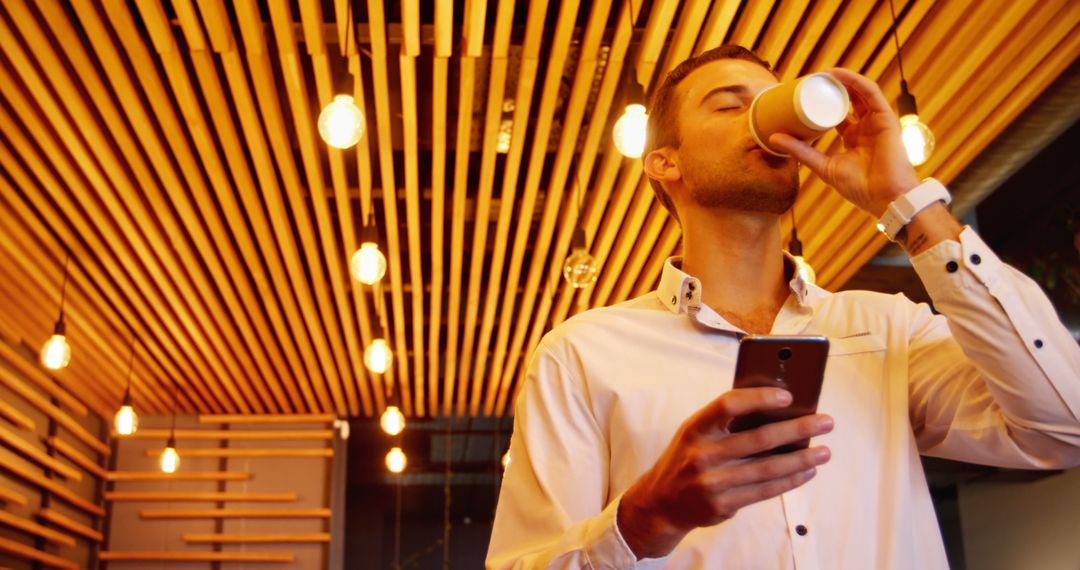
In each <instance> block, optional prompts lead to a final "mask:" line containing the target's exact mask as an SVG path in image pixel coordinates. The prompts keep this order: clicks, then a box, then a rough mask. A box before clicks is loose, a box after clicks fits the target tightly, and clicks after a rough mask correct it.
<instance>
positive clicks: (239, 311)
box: [39, 2, 276, 401]
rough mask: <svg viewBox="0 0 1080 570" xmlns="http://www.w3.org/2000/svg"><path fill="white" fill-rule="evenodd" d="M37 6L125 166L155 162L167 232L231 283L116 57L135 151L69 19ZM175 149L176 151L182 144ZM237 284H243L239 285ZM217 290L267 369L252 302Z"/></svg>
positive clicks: (224, 241)
mask: <svg viewBox="0 0 1080 570" xmlns="http://www.w3.org/2000/svg"><path fill="white" fill-rule="evenodd" d="M39 6H40V7H41V9H42V11H43V12H44V13H46V14H47V15H46V19H47V20H48V21H49V23H50V26H51V27H52V29H53V31H54V34H55V35H56V37H58V38H60V41H61V42H62V43H64V44H65V46H67V47H66V51H67V54H68V57H69V58H70V59H71V60H72V62H73V64H74V65H73V67H74V68H75V69H76V70H78V71H79V74H80V77H81V78H82V81H83V83H84V85H87V86H88V88H89V89H88V90H89V91H90V92H91V94H92V96H93V97H94V99H95V103H96V108H97V109H98V110H99V111H101V112H103V113H106V114H107V115H110V116H112V119H111V120H110V124H111V125H112V128H111V131H112V132H113V134H114V136H116V137H119V139H120V140H122V141H123V145H125V147H126V148H124V156H125V157H127V158H128V161H129V162H131V163H133V164H135V165H136V167H137V168H139V169H143V170H145V169H147V168H148V167H147V166H146V165H145V164H143V162H142V160H141V159H140V158H139V154H138V152H137V151H136V150H135V149H136V148H138V147H141V148H143V149H145V150H146V152H147V154H148V156H149V157H150V160H151V162H153V167H154V171H155V172H156V173H157V174H158V175H159V176H160V177H162V181H163V185H162V188H163V189H164V190H167V191H168V192H169V200H170V201H171V202H172V203H174V204H176V207H177V210H178V211H179V212H180V214H181V218H182V222H181V223H179V224H178V223H177V222H175V221H171V222H170V224H171V228H170V229H169V230H168V231H169V232H170V233H172V235H179V234H181V233H183V231H184V230H181V229H180V228H181V227H183V228H187V231H189V232H190V234H191V235H192V236H193V239H194V240H195V241H196V244H198V246H199V249H201V250H202V251H203V252H207V253H204V255H203V259H204V260H206V262H207V263H208V264H209V266H210V268H211V273H212V275H213V277H214V279H215V282H217V283H222V284H224V285H229V281H228V279H227V278H226V277H225V275H226V271H225V269H224V268H223V267H222V265H221V263H220V261H219V260H218V258H217V256H216V255H215V254H214V249H213V246H211V245H209V242H210V239H209V238H208V237H207V236H206V234H205V233H204V232H202V231H201V230H202V225H201V223H200V216H199V215H197V214H194V213H193V212H192V209H191V208H190V204H189V199H188V197H187V193H185V192H184V191H183V188H184V184H183V183H182V182H181V181H180V178H179V175H178V173H177V172H176V171H175V170H174V168H173V163H172V161H171V159H170V156H169V154H168V152H167V151H166V150H165V148H164V145H163V144H162V142H161V140H160V138H159V137H158V136H157V133H156V132H155V131H154V129H153V124H154V121H153V120H152V119H151V118H150V114H149V113H147V112H146V111H145V109H144V108H143V107H142V105H141V104H140V102H139V101H140V99H139V97H138V92H137V90H136V88H135V87H134V86H133V85H132V82H131V79H130V78H129V77H128V75H127V73H126V72H125V71H124V67H123V66H122V65H119V58H118V57H116V54H115V53H111V56H112V57H111V62H112V65H110V63H109V58H108V57H106V63H105V64H104V67H105V68H106V69H107V70H108V71H109V73H110V79H111V84H112V85H113V88H114V89H116V90H117V92H118V94H119V98H120V100H122V101H125V102H126V103H127V105H125V109H126V111H127V115H128V118H129V121H130V123H131V124H132V125H133V126H134V129H135V132H136V133H137V134H138V138H139V141H140V143H141V144H139V145H138V147H136V146H135V143H134V141H132V140H130V137H128V136H127V132H126V129H124V128H123V126H122V125H123V123H122V122H121V120H120V119H119V112H118V110H117V109H115V107H114V105H113V102H112V101H111V99H110V98H109V97H108V95H107V94H106V93H107V92H106V89H105V86H104V85H103V84H101V82H100V78H99V77H98V76H97V74H96V72H95V70H94V66H93V64H92V63H91V61H90V58H89V57H88V55H87V54H86V52H85V49H84V46H82V45H81V44H78V45H75V44H74V43H73V40H74V39H75V38H77V37H78V36H77V35H76V34H75V30H74V29H73V27H72V26H71V24H70V21H69V20H68V19H67V17H66V14H64V12H63V9H62V8H61V7H60V6H58V5H57V4H56V3H55V2H46V3H42V4H41V5H39ZM107 45H108V44H107ZM106 51H107V50H101V52H99V53H101V54H102V55H106V53H105V52H106ZM154 77H155V78H157V76H156V75H154ZM144 83H145V81H144ZM159 93H161V95H162V96H164V90H160V91H159ZM150 100H151V101H158V100H160V99H158V98H157V97H150ZM155 114H156V115H157V116H158V117H160V118H162V119H166V120H168V119H171V120H172V125H171V126H166V128H165V129H164V131H165V132H174V128H179V122H178V121H176V120H175V117H172V116H171V108H168V109H167V111H163V110H162V109H161V108H160V107H159V108H158V110H157V113H155ZM175 146H177V147H179V146H180V145H175ZM183 149H184V150H187V149H186V146H184V147H183ZM181 154H182V153H181ZM185 158H187V166H188V168H186V169H185V171H187V172H191V173H197V172H198V169H197V168H194V166H195V164H196V163H195V161H194V160H193V159H191V158H190V157H188V156H183V155H182V158H181V164H184V159H185ZM195 179H196V180H197V181H198V183H199V184H201V182H202V180H201V177H197V175H196V177H195ZM146 190H147V192H152V190H151V188H146ZM158 193H160V191H159V192H158ZM194 195H195V196H196V197H197V198H200V197H201V198H203V205H202V206H201V207H200V209H201V210H202V211H204V212H205V211H208V210H207V209H206V208H207V205H210V204H213V201H212V200H211V199H210V196H209V192H208V189H206V188H205V187H202V188H197V189H196V190H195V192H194ZM159 200H160V201H161V202H162V203H161V205H160V206H159V207H158V209H159V211H160V210H161V209H163V208H166V207H167V206H166V205H165V204H164V203H163V202H164V199H160V198H159ZM209 211H213V210H209ZM207 225H208V227H209V228H210V229H211V233H212V234H213V235H214V243H216V245H217V247H218V248H220V250H219V251H221V252H223V254H222V257H223V258H224V259H226V260H231V259H232V258H233V256H232V255H231V254H229V253H227V252H229V250H231V245H230V244H231V242H230V238H229V236H227V235H225V234H224V232H221V231H220V229H221V227H222V226H221V224H220V223H214V221H210V223H209V224H207ZM183 251H184V250H181V252H183ZM182 255H183V253H182ZM193 261H194V260H193V259H192V258H190V257H189V258H187V259H185V260H184V263H186V264H191V263H193ZM230 272H231V273H230V276H231V278H232V279H233V280H237V279H238V278H239V279H245V280H246V278H245V277H243V275H244V273H243V270H242V269H240V268H239V267H230ZM236 282H237V283H242V281H236ZM201 288H202V289H203V290H204V291H209V290H213V289H214V287H213V286H211V285H210V284H209V283H205V282H204V283H202V285H201ZM239 289H240V290H241V292H243V291H245V290H246V289H245V288H244V287H240V288H239ZM219 290H221V291H222V293H223V295H224V298H225V302H226V305H227V306H228V307H229V311H230V312H231V313H233V315H234V319H235V320H236V321H237V322H238V323H240V325H241V333H242V334H241V338H243V339H244V340H245V341H246V342H247V344H248V346H249V347H252V348H257V349H258V350H252V353H253V354H254V356H255V359H256V361H259V365H260V366H261V367H263V369H268V368H270V366H269V360H268V358H267V355H266V353H265V352H264V351H263V350H262V349H263V347H262V345H259V344H258V342H256V341H257V340H258V337H257V336H255V333H254V327H252V325H251V324H250V323H249V322H248V320H247V314H246V313H245V312H244V310H243V307H244V306H251V305H250V301H251V298H250V297H247V298H245V299H244V301H243V302H241V300H240V299H239V298H238V297H237V295H236V293H235V292H234V290H233V289H232V287H229V286H225V287H222V288H220V289H219ZM241 356H243V355H241ZM244 366H248V367H250V366H252V362H251V361H250V359H247V361H246V362H244ZM275 379H276V377H275ZM254 384H255V389H256V391H259V392H260V397H261V398H262V399H263V400H264V401H268V400H269V397H268V394H266V392H265V389H262V390H260V389H259V387H260V386H261V385H262V382H260V381H257V382H254Z"/></svg>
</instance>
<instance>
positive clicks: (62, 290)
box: [57, 247, 71, 323]
mask: <svg viewBox="0 0 1080 570" xmlns="http://www.w3.org/2000/svg"><path fill="white" fill-rule="evenodd" d="M70 261H71V250H69V249H68V248H67V247H65V248H64V279H63V281H61V283H60V318H59V319H57V322H59V323H62V322H64V299H65V298H66V297H67V282H68V262H70Z"/></svg>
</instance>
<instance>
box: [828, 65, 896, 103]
mask: <svg viewBox="0 0 1080 570" xmlns="http://www.w3.org/2000/svg"><path fill="white" fill-rule="evenodd" d="M828 73H829V74H830V75H832V76H833V77H835V78H836V79H838V80H839V81H840V83H843V84H844V85H845V86H846V87H847V88H848V91H849V93H853V94H854V95H855V97H854V98H852V106H853V107H855V108H856V111H858V105H859V104H860V101H861V103H865V105H866V110H867V111H869V112H871V113H877V112H892V106H891V105H889V100H888V99H886V98H885V94H884V93H882V91H881V87H879V86H878V84H877V83H874V82H873V81H871V80H870V79H868V78H866V77H864V76H862V75H859V74H858V73H855V72H854V71H851V70H850V69H844V68H842V67H835V68H833V69H830V70H829V71H828ZM856 98H857V99H856ZM857 114H858V113H857Z"/></svg>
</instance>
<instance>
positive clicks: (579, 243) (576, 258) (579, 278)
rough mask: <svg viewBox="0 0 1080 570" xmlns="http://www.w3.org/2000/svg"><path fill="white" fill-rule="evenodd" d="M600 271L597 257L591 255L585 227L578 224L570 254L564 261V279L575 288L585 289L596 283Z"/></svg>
mask: <svg viewBox="0 0 1080 570" xmlns="http://www.w3.org/2000/svg"><path fill="white" fill-rule="evenodd" d="M599 272H600V270H599V268H597V266H596V259H595V258H593V256H591V255H589V246H588V242H587V241H586V240H585V229H584V228H582V227H580V226H578V227H577V228H576V229H575V230H574V240H573V242H571V246H570V255H569V256H567V258H566V261H565V262H563V279H566V282H567V283H569V284H570V286H571V287H573V288H574V289H584V288H586V287H589V286H591V285H592V284H593V283H596V276H597V274H599Z"/></svg>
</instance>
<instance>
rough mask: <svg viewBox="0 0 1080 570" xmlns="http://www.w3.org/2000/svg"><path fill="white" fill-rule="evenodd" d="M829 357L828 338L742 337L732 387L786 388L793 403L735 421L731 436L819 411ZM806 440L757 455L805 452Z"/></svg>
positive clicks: (730, 428) (732, 424)
mask: <svg viewBox="0 0 1080 570" xmlns="http://www.w3.org/2000/svg"><path fill="white" fill-rule="evenodd" d="M828 357H829V339H827V338H825V337H823V336H765V335H751V336H746V337H743V339H742V341H741V342H740V343H739V357H738V360H737V362H736V364H735V381H734V383H733V385H732V387H733V388H757V387H770V388H784V389H785V390H787V391H789V392H791V395H792V402H791V405H790V406H788V407H786V408H781V409H778V410H769V411H766V412H754V413H752V414H747V415H745V416H740V417H737V418H735V419H734V420H732V422H731V425H729V426H728V430H729V431H731V432H732V433H735V432H740V431H746V430H749V429H754V428H756V427H760V426H762V425H765V424H770V423H774V422H778V421H783V420H789V419H793V418H798V417H802V416H808V415H810V414H814V413H816V412H817V403H818V397H819V396H820V395H821V383H822V380H823V379H824V377H825V363H826V361H827V360H828ZM809 445H810V440H809V439H805V440H802V441H797V442H794V443H790V444H787V445H781V446H779V447H776V448H773V449H771V450H769V451H766V452H763V453H759V454H758V455H757V456H764V455H775V454H779V453H790V452H792V451H798V450H800V449H806V448H807V446H809Z"/></svg>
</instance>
